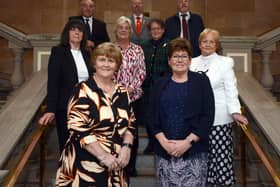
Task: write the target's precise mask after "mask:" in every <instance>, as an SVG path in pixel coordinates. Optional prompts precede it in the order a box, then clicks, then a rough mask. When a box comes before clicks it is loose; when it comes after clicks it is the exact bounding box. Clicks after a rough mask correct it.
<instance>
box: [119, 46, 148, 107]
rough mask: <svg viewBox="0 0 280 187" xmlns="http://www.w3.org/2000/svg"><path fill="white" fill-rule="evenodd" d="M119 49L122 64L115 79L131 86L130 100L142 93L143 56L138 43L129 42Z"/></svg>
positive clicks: (126, 85)
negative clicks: (124, 47)
mask: <svg viewBox="0 0 280 187" xmlns="http://www.w3.org/2000/svg"><path fill="white" fill-rule="evenodd" d="M120 49H121V53H122V65H121V67H120V70H119V72H118V76H117V81H118V83H119V84H121V85H123V86H125V87H131V88H133V90H134V92H132V93H130V95H129V96H130V99H131V101H132V102H134V101H135V100H137V99H139V98H140V97H141V95H142V93H143V91H142V89H141V85H142V83H143V81H144V80H145V77H146V65H145V56H144V52H143V50H142V48H141V47H140V46H139V45H136V44H134V43H130V44H129V46H128V48H126V49H122V48H120Z"/></svg>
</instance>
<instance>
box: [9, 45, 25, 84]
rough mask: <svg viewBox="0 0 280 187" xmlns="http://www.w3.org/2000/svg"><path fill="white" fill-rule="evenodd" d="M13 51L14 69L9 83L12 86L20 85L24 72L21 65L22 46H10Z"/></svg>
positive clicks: (22, 81)
mask: <svg viewBox="0 0 280 187" xmlns="http://www.w3.org/2000/svg"><path fill="white" fill-rule="evenodd" d="M12 50H13V53H14V71H13V74H12V76H11V84H12V85H13V87H14V88H18V87H20V86H21V85H22V84H23V83H24V74H23V66H22V62H23V60H22V56H23V52H24V49H23V48H22V47H16V46H13V47H12Z"/></svg>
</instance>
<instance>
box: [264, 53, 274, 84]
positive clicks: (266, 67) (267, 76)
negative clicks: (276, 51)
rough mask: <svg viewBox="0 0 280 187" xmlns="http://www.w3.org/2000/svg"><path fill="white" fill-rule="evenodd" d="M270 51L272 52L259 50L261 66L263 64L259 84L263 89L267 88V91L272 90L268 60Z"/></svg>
mask: <svg viewBox="0 0 280 187" xmlns="http://www.w3.org/2000/svg"><path fill="white" fill-rule="evenodd" d="M272 51H273V50H272V49H263V50H261V54H262V64H263V69H262V76H261V84H262V85H263V87H264V88H268V89H271V88H272V85H273V82H274V80H273V77H272V74H271V71H270V60H269V57H270V55H271V53H272Z"/></svg>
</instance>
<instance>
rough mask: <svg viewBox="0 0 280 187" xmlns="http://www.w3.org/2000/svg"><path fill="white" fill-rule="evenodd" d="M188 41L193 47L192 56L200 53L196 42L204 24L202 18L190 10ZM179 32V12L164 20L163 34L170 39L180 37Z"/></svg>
mask: <svg viewBox="0 0 280 187" xmlns="http://www.w3.org/2000/svg"><path fill="white" fill-rule="evenodd" d="M188 28H189V35H190V38H189V40H190V42H191V44H192V47H193V57H196V56H199V55H200V53H201V52H200V49H199V44H198V38H199V35H200V33H201V32H202V31H203V30H204V24H203V21H202V18H201V17H200V15H198V14H193V13H191V12H190V19H189V21H188ZM180 33H181V22H180V18H179V14H176V15H174V16H171V17H169V18H167V19H166V21H165V36H166V37H167V38H169V39H170V40H173V39H175V38H177V37H180Z"/></svg>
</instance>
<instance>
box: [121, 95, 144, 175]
mask: <svg viewBox="0 0 280 187" xmlns="http://www.w3.org/2000/svg"><path fill="white" fill-rule="evenodd" d="M140 104H141V102H140V100H139V99H138V100H136V101H134V102H133V103H131V105H132V108H133V110H134V115H135V118H136V122H135V136H134V140H133V145H132V148H131V155H130V160H129V163H128V165H127V166H126V168H125V170H126V172H127V174H128V176H129V175H130V172H131V171H133V170H135V167H136V158H137V150H138V146H139V138H138V126H139V124H140V123H141V112H140Z"/></svg>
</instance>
